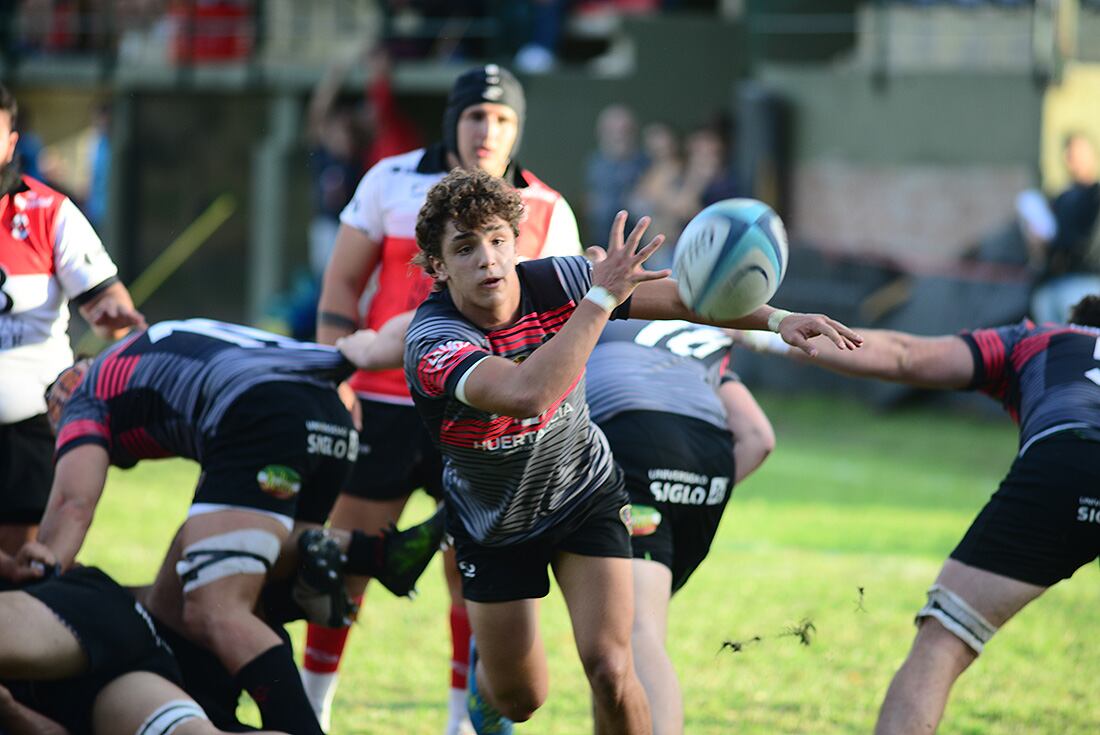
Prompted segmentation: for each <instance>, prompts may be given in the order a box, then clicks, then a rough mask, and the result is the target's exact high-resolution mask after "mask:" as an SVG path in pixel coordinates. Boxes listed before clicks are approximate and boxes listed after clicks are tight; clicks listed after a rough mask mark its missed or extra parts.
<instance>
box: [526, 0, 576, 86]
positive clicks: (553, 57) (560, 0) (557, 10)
mask: <svg viewBox="0 0 1100 735" xmlns="http://www.w3.org/2000/svg"><path fill="white" fill-rule="evenodd" d="M526 5H527V9H528V12H529V14H530V18H529V22H530V35H529V37H528V41H527V43H525V44H524V45H523V46H522V47H520V49H519V51H518V52H516V60H515V65H516V70H517V71H520V72H524V73H526V74H545V73H546V72H548V71H552V70H553V69H554V67H555V66H557V64H558V57H557V54H558V46H559V44H560V43H561V34H562V28H563V27H564V25H565V18H566V14H567V13H568V11H569V6H570V5H572V2H571V0H528V2H527V3H526Z"/></svg>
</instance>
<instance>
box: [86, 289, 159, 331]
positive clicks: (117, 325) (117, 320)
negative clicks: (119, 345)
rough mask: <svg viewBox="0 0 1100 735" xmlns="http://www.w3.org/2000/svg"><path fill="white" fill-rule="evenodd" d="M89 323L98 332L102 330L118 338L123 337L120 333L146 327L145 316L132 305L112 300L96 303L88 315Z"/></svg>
mask: <svg viewBox="0 0 1100 735" xmlns="http://www.w3.org/2000/svg"><path fill="white" fill-rule="evenodd" d="M88 323H89V324H91V325H92V326H93V327H95V328H96V330H97V331H100V330H102V331H103V332H108V333H110V334H111V335H112V336H116V337H117V336H121V335H120V334H118V333H119V332H124V331H126V330H130V329H144V328H145V327H146V324H145V316H144V315H143V314H142V313H141V312H140V311H138V310H137V309H135V308H134V307H133V306H132V305H130V304H127V303H124V302H122V301H116V300H115V299H110V298H108V299H103V300H101V301H100V302H98V303H96V305H95V307H94V308H93V309H92V312H91V313H90V314H89V315H88Z"/></svg>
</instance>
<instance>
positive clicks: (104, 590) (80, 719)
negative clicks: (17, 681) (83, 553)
mask: <svg viewBox="0 0 1100 735" xmlns="http://www.w3.org/2000/svg"><path fill="white" fill-rule="evenodd" d="M23 591H24V592H26V593H27V594H29V595H31V596H32V597H34V598H35V599H37V600H39V601H40V602H42V603H43V604H44V605H46V607H48V608H50V610H51V611H53V614H54V615H56V616H57V618H58V619H59V620H61V622H62V623H64V624H65V627H67V628H68V629H69V630H70V631H72V633H73V635H74V636H76V639H77V640H78V641H79V642H80V647H81V648H82V649H83V650H84V653H85V655H86V656H87V657H88V671H87V672H85V673H84V674H82V675H80V676H77V677H74V678H72V679H66V680H62V681H56V682H33V683H28V685H27V686H25V687H22V688H21V689H20V691H21V693H22V696H21V697H20V700H21V701H23V702H25V703H26V704H28V705H29V706H32V707H33V708H34V709H36V710H38V711H39V712H41V713H42V714H44V715H46V716H47V717H50V718H51V719H54V720H56V721H58V722H60V723H61V724H63V725H65V726H66V727H67V728H68V729H69V731H70V732H73V733H83V732H90V728H89V726H88V725H89V723H90V719H91V713H92V706H93V705H94V704H95V698H96V697H97V696H98V695H99V692H100V691H101V690H102V689H103V688H104V687H106V686H107V685H108V684H110V683H111V682H112V681H114V680H115V679H117V678H118V677H119V676H122V675H123V674H127V673H130V672H135V671H147V672H150V673H153V674H157V675H158V676H161V677H162V678H164V679H167V680H168V681H170V682H172V683H174V684H176V685H177V686H181V685H182V677H181V674H180V670H179V667H178V666H177V665H176V661H175V658H174V657H173V655H172V650H171V649H170V648H169V647H168V645H167V644H166V643H165V642H164V641H163V640H162V639H161V638H160V636H159V635H158V634H157V632H156V629H155V627H154V626H153V621H152V618H151V617H150V616H149V614H148V612H147V611H146V610H145V608H143V607H142V606H141V605H140V604H138V602H137V600H135V599H134V597H133V595H131V594H130V593H129V592H127V591H126V590H125V589H123V588H122V587H120V586H119V585H118V583H116V582H115V581H114V580H113V579H111V578H110V577H109V576H107V575H106V574H104V573H103V572H101V571H100V570H99V569H96V568H94V567H76V568H74V569H71V570H70V571H68V572H66V573H65V574H63V575H62V576H60V577H57V578H54V579H49V580H46V581H44V582H39V583H36V584H33V585H30V586H28V587H26V588H25V589H24V590H23Z"/></svg>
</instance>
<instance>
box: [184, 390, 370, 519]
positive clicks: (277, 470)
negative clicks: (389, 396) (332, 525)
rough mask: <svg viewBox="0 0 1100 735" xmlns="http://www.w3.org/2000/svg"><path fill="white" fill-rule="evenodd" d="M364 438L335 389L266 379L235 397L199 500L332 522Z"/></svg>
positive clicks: (209, 453) (207, 463) (206, 460)
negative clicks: (338, 499)
mask: <svg viewBox="0 0 1100 735" xmlns="http://www.w3.org/2000/svg"><path fill="white" fill-rule="evenodd" d="M358 441H359V436H358V434H357V433H356V431H355V429H354V428H353V426H352V423H351V415H350V414H349V413H348V411H347V409H346V408H345V407H344V404H343V403H341V402H340V397H339V396H338V395H337V393H336V391H335V390H334V389H333V388H328V387H323V386H319V385H312V384H309V383H294V382H285V383H279V382H273V383H261V384H260V385H257V386H255V387H254V388H251V389H250V390H248V391H246V392H245V393H244V394H243V395H241V397H240V398H238V399H237V400H236V401H234V403H233V405H232V406H230V407H229V410H228V411H226V413H225V416H224V417H223V418H222V421H221V424H219V426H218V427H217V429H216V430H215V432H214V436H213V437H212V438H211V439H210V440H209V441H208V442H207V443H206V447H205V449H204V452H203V458H202V474H201V475H200V476H199V485H198V488H197V489H196V490H195V499H194V502H196V503H215V504H222V505H232V506H237V507H241V508H254V509H256V510H263V511H268V512H272V513H278V514H280V515H284V516H288V517H290V518H294V519H297V520H302V521H306V522H309V523H324V522H325V520H326V519H327V518H328V514H329V511H330V510H331V509H332V504H333V503H334V502H335V500H336V496H337V495H338V494H339V493H340V491H341V490H342V489H343V488H344V487H345V485H346V484H347V481H348V477H349V475H350V473H351V468H352V462H354V461H355V453H356V451H357V446H358Z"/></svg>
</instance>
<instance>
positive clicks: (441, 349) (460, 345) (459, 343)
mask: <svg viewBox="0 0 1100 735" xmlns="http://www.w3.org/2000/svg"><path fill="white" fill-rule="evenodd" d="M469 346H470V343H469V342H466V341H465V340H460V339H453V340H451V341H449V342H444V343H443V344H441V345H439V346H438V347H436V348H435V349H434V350H432V351H431V352H429V353H428V355H427V356H426V357H425V358H424V362H426V363H427V364H428V365H429V366H430V367H432V368H439V366H440V365H444V364H446V363H447V362H449V361H451V360H453V359H454V358H455V357H457V356H458V354H459V353H460V352H462V351H463V349H464V348H466V347H469Z"/></svg>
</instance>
